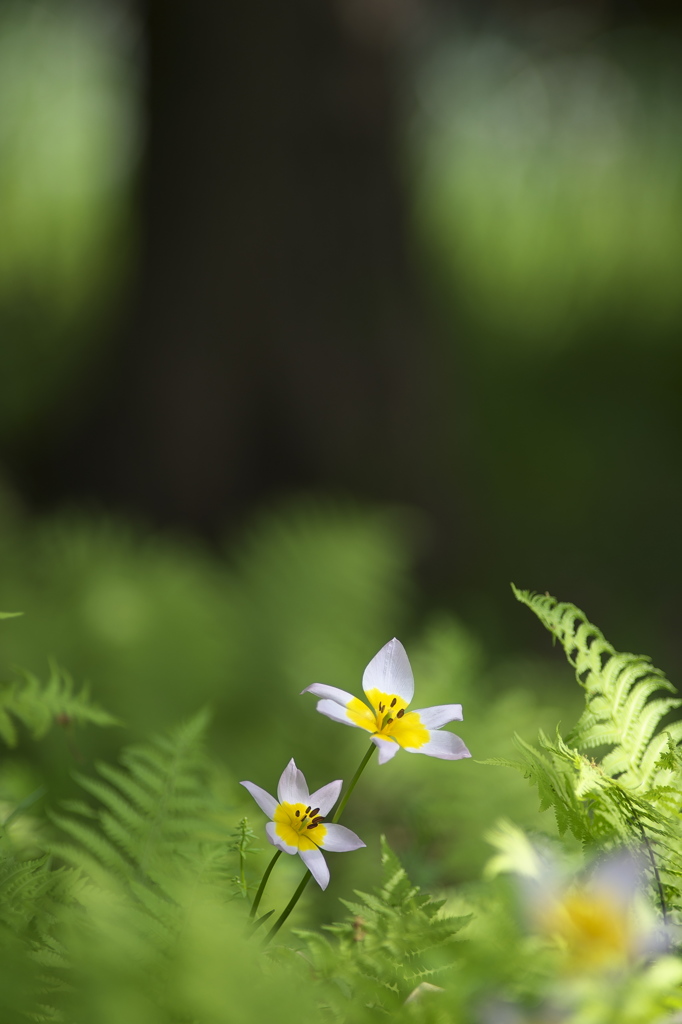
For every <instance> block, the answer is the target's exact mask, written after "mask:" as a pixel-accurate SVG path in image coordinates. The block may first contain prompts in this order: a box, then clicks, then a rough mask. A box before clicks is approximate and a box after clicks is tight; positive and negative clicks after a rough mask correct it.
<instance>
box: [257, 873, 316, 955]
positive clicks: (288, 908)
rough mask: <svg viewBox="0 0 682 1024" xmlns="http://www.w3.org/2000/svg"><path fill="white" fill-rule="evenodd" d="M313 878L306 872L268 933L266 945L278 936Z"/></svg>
mask: <svg viewBox="0 0 682 1024" xmlns="http://www.w3.org/2000/svg"><path fill="white" fill-rule="evenodd" d="M312 877H313V876H312V875H311V874H310V872H309V871H306V873H305V874H304V876H303V878H302V879H301V881H300V882H299V885H298V889H297V890H296V892H295V893H294V895H293V896H292V897H291V899H290V900H289V902H288V903H287V905H286V907H285V908H284V910H283V911H282V913H281V914H280V915H279V917H278V918H277V920H276V921H275V923H274V924H273V926H272V928H271V929H270V931H269V932H268V934H267V936H266V938H265V944H266V945H267V944H268V942H269V941H270V939H273V938H274V937H275V935H276V934H277V932H278V931H279V930H280V928H281V927H282V925H283V924H284V922H285V921H286V919H287V918H288V916H289V914H290V913H291V911H292V910H293V909H294V907H295V906H296V904H297V903H298V901H299V900H300V898H301V896H302V895H303V890H304V889H305V887H306V885H307V884H308V882H309V881H310V879H311V878H312Z"/></svg>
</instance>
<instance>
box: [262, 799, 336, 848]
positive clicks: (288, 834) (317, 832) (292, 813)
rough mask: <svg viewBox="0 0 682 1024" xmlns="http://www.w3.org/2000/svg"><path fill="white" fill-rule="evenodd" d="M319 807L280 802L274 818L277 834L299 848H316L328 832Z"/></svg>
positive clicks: (290, 844)
mask: <svg viewBox="0 0 682 1024" xmlns="http://www.w3.org/2000/svg"><path fill="white" fill-rule="evenodd" d="M319 809H320V808H319V807H311V806H310V805H308V806H307V807H306V805H305V804H289V803H286V802H285V803H282V804H279V806H278V807H277V808H276V809H275V813H274V815H273V819H272V820H273V821H274V823H275V825H276V829H275V831H276V832H277V835H278V836H279V837H280V839H283V840H284V842H285V843H287V844H288V845H289V846H295V847H296V849H297V850H314V849H315V847H317V846H319V845H320V844H321V842H322V840H323V839H324V837H325V836H326V834H327V829H326V828H325V826H324V825H323V824H322V821H323V819H322V817H321V816H320V815H319V814H318V811H319Z"/></svg>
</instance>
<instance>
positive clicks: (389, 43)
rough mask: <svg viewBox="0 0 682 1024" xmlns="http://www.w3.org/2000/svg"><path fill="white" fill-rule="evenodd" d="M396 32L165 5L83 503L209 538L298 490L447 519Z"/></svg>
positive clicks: (83, 458) (289, 14) (219, 6)
mask: <svg viewBox="0 0 682 1024" xmlns="http://www.w3.org/2000/svg"><path fill="white" fill-rule="evenodd" d="M384 6H386V5H384ZM406 12H407V8H405V9H403V10H402V11H401V12H399V13H401V16H405V15H406ZM395 17H396V5H394V4H390V5H387V6H386V10H384V8H383V6H382V5H381V3H380V2H379V0H364V3H360V4H356V5H352V4H351V3H350V2H349V0H345V3H344V4H343V5H341V4H337V5H336V6H335V5H333V4H332V3H331V2H329V0H288V2H287V3H282V2H281V0H249V2H248V3H221V2H215V0H149V2H148V11H147V19H146V33H147V34H146V38H147V42H148V48H149V53H148V62H149V79H148V111H147V117H148V143H147V151H146V161H145V169H144V178H143V188H142V196H141V218H142V228H143V251H142V257H141V267H140V273H139V280H138V284H137V287H136V295H137V298H136V300H135V302H134V304H133V308H132V311H131V316H130V322H129V326H128V328H127V330H126V332H125V338H124V343H123V344H121V345H120V346H119V347H118V348H117V350H116V352H115V355H114V358H113V361H112V365H111V366H110V368H109V371H108V377H107V380H106V382H105V383H104V385H103V391H104V393H103V394H102V396H101V398H100V400H99V404H98V408H97V410H96V411H95V412H93V413H92V414H91V419H90V421H89V422H88V423H87V424H86V425H85V427H83V425H81V427H80V429H79V431H78V433H77V434H76V435H75V436H74V437H73V438H72V440H71V441H70V443H69V445H68V446H67V448H66V450H65V451H63V452H62V454H61V456H60V461H59V478H60V480H61V481H62V486H63V488H64V490H65V491H66V492H68V493H70V494H73V493H74V492H76V493H80V494H81V495H90V496H96V497H99V498H100V499H101V500H103V501H104V502H105V503H106V504H112V503H113V504H114V505H119V506H121V505H122V506H124V507H127V508H131V509H134V510H138V511H142V512H143V513H144V514H146V515H148V516H149V517H151V518H152V519H153V520H155V521H157V522H162V523H174V524H181V525H184V526H188V527H191V528H196V529H199V530H201V531H202V532H204V533H206V534H209V535H210V534H212V533H214V532H215V531H219V530H220V529H222V528H223V526H224V525H225V524H226V523H229V522H230V521H234V519H235V517H239V516H240V515H241V514H242V513H243V512H244V511H245V510H247V509H248V508H249V507H251V506H252V505H253V504H254V503H255V502H257V501H259V500H262V499H264V498H267V497H269V496H271V495H273V494H276V493H278V492H280V491H282V490H286V491H291V490H293V489H296V488H298V487H312V486H323V487H327V488H333V489H335V490H342V491H343V490H349V491H352V492H354V493H360V494H363V495H365V496H368V497H379V498H390V499H398V500H410V499H412V500H417V499H420V500H422V502H423V501H424V499H426V502H427V504H428V496H427V495H425V491H424V489H425V488H426V487H427V480H428V479H429V478H433V473H432V472H431V469H432V467H430V466H429V454H428V453H429V451H430V450H431V449H432V448H433V440H434V436H435V434H437V433H438V428H437V426H436V419H437V416H438V413H437V410H438V407H439V402H438V401H436V400H434V388H435V387H436V381H435V379H434V378H435V377H436V375H435V374H432V373H431V371H430V370H429V366H430V357H429V351H430V349H429V345H428V342H427V337H426V330H425V324H424V319H423V316H422V314H421V311H420V309H419V303H418V301H416V300H415V287H414V282H413V280H412V268H411V266H410V261H409V256H408V249H407V245H406V232H405V213H406V203H405V199H404V196H403V189H402V183H401V181H400V159H399V152H398V148H399V147H398V142H397V133H396V119H397V118H396V90H395V89H394V84H393V82H392V61H393V58H394V43H395V39H396V36H397V34H398V30H399V26H397V25H396V24H395V22H394V21H393V20H392V19H394V18H395Z"/></svg>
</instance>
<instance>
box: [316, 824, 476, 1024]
mask: <svg viewBox="0 0 682 1024" xmlns="http://www.w3.org/2000/svg"><path fill="white" fill-rule="evenodd" d="M381 862H382V866H383V884H382V885H381V886H380V887H379V888H378V889H377V890H376V891H375V892H374V893H366V892H360V891H357V892H356V896H357V901H354V902H353V901H349V900H345V899H344V900H342V901H341V902H342V903H343V904H344V906H345V907H347V909H348V910H349V911H350V913H351V916H350V917H349V918H347V919H346V920H345V921H343V922H341V923H339V924H335V925H329V926H327V929H326V930H327V931H329V932H331V933H333V934H334V935H336V936H337V939H338V941H337V942H336V943H331V942H329V941H328V940H326V939H324V938H323V936H322V935H320V934H319V933H311V932H305V933H299V934H301V936H302V937H303V938H305V939H306V942H307V945H308V949H309V953H310V957H311V962H312V964H313V967H314V970H315V971H316V973H319V975H320V976H321V977H323V978H325V979H326V980H328V981H333V982H334V983H335V988H336V989H337V992H336V993H335V994H336V995H337V1000H336V1002H335V1003H334V1004H333V1006H334V1011H335V1014H334V1015H335V1016H336V1017H337V1018H338V1019H343V1018H344V1009H345V1013H348V1012H349V1011H350V1006H349V1003H351V1004H352V1003H357V1002H360V1003H361V1004H362V1005H364V1006H366V1007H370V1008H371V1009H374V1010H383V1011H385V1012H395V1011H396V1010H397V1009H398V1008H399V1007H400V1006H402V1005H404V1003H405V1001H406V1000H407V999H409V997H410V995H411V994H412V993H414V992H415V990H417V989H418V987H419V986H420V985H421V986H423V985H424V984H425V983H426V984H435V983H437V982H438V980H439V978H440V975H441V974H442V973H443V972H444V971H446V970H447V969H448V967H449V966H450V965H451V963H452V960H453V958H454V956H455V950H454V948H453V946H452V942H453V940H454V938H455V936H456V935H457V933H458V932H459V931H460V929H461V928H462V927H463V925H464V924H465V923H466V920H467V918H465V917H448V916H442V915H441V910H442V907H443V904H444V900H434V899H433V898H432V897H431V896H429V895H427V894H424V893H421V892H420V890H419V887H418V886H414V885H412V884H411V882H410V880H409V878H408V877H407V874H406V872H405V870H404V868H403V867H402V865H401V864H400V861H399V860H398V858H397V857H396V856H395V854H394V853H393V851H392V850H391V849H390V847H389V846H388V844H387V842H386V840H385V838H383V837H382V841H381ZM339 982H341V984H339ZM332 991H333V989H332ZM422 991H423V989H422Z"/></svg>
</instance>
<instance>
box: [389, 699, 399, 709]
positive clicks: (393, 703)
mask: <svg viewBox="0 0 682 1024" xmlns="http://www.w3.org/2000/svg"><path fill="white" fill-rule="evenodd" d="M397 700H398V698H397V697H394V698H393V700H392V701H391V707H392V708H394V707H395V705H396V701H397Z"/></svg>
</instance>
